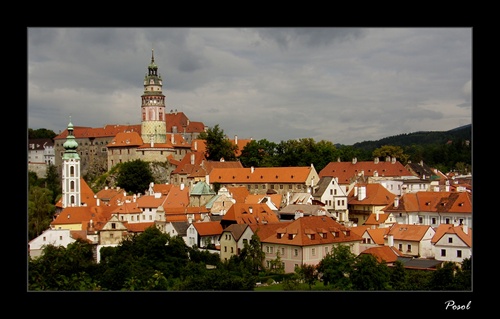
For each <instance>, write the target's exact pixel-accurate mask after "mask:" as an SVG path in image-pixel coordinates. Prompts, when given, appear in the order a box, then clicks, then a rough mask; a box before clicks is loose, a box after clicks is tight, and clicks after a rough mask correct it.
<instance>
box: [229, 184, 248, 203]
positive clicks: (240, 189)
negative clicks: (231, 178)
mask: <svg viewBox="0 0 500 319" xmlns="http://www.w3.org/2000/svg"><path fill="white" fill-rule="evenodd" d="M226 189H227V190H228V192H229V194H231V195H232V197H233V199H234V200H235V201H236V202H237V203H244V202H245V198H246V197H247V196H248V195H249V194H250V191H249V190H248V188H246V187H244V186H228V187H226Z"/></svg>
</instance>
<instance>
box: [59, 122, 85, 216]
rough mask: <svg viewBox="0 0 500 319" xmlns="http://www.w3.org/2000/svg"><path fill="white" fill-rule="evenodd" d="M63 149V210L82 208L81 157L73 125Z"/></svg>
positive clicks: (69, 127)
mask: <svg viewBox="0 0 500 319" xmlns="http://www.w3.org/2000/svg"><path fill="white" fill-rule="evenodd" d="M63 147H64V149H65V151H64V154H63V157H62V205H63V208H66V207H75V206H81V203H82V198H81V197H82V196H81V185H80V156H79V155H78V152H77V151H76V149H77V148H78V143H77V142H76V141H75V137H74V136H73V124H72V123H71V117H70V122H69V124H68V136H67V137H66V142H64V144H63Z"/></svg>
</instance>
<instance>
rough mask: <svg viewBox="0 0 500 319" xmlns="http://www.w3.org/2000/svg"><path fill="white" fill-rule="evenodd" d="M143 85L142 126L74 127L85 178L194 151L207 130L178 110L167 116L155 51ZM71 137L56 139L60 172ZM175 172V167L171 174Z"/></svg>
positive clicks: (166, 160) (178, 158) (64, 134)
mask: <svg viewBox="0 0 500 319" xmlns="http://www.w3.org/2000/svg"><path fill="white" fill-rule="evenodd" d="M143 85H144V92H143V94H142V95H141V106H140V114H141V123H140V124H133V125H120V124H108V125H105V126H104V127H98V128H92V127H82V126H75V127H73V139H74V141H75V142H77V144H78V146H79V147H78V152H77V153H78V155H79V156H80V165H81V174H82V176H85V175H87V174H88V173H89V172H92V171H96V172H97V173H100V172H102V171H106V170H108V171H109V170H110V169H111V168H112V167H113V166H115V165H116V164H119V163H122V162H126V161H131V160H135V159H141V160H144V161H148V162H166V163H168V162H169V161H172V160H173V161H180V160H181V159H182V158H183V157H184V155H185V154H186V153H188V152H190V151H191V149H192V145H191V143H192V142H193V141H194V140H196V139H197V137H198V135H199V134H200V133H201V132H204V131H206V130H207V127H206V126H205V125H204V124H203V123H202V122H194V121H190V120H189V118H188V117H187V116H186V115H185V114H184V113H183V112H178V111H177V109H175V111H174V110H173V109H172V110H170V112H168V113H165V105H166V101H165V95H164V94H163V91H162V90H163V80H162V78H161V75H160V74H159V72H158V66H157V65H156V63H155V59H154V51H153V50H152V54H151V61H150V63H149V65H148V67H147V73H146V75H145V76H144V81H143ZM68 134H69V133H68V130H64V131H63V132H61V133H60V134H59V135H57V136H56V137H55V138H54V153H55V166H56V167H57V169H58V170H59V171H61V169H62V163H63V160H62V158H63V155H64V153H65V149H64V143H65V141H66V138H67V136H68ZM173 169H175V167H171V168H170V169H169V171H171V170H173Z"/></svg>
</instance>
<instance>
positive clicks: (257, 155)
mask: <svg viewBox="0 0 500 319" xmlns="http://www.w3.org/2000/svg"><path fill="white" fill-rule="evenodd" d="M276 146H277V144H276V143H274V142H270V141H268V140H266V139H262V140H259V141H256V140H251V141H250V142H249V143H247V144H246V145H245V147H243V149H242V150H241V155H240V156H239V157H238V159H239V160H240V162H241V165H243V166H244V167H251V166H253V167H273V166H278V165H276V158H275V156H276Z"/></svg>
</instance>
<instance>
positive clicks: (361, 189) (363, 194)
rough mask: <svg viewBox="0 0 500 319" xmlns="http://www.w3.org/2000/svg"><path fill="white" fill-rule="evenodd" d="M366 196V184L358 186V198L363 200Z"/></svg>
mask: <svg viewBox="0 0 500 319" xmlns="http://www.w3.org/2000/svg"><path fill="white" fill-rule="evenodd" d="M365 198H366V186H361V187H359V192H358V200H363V199H365Z"/></svg>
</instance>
